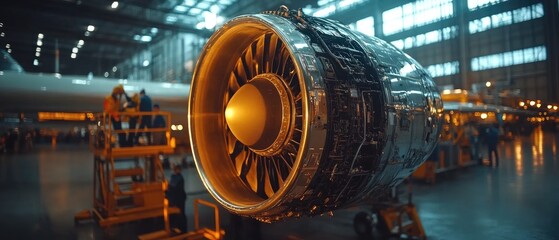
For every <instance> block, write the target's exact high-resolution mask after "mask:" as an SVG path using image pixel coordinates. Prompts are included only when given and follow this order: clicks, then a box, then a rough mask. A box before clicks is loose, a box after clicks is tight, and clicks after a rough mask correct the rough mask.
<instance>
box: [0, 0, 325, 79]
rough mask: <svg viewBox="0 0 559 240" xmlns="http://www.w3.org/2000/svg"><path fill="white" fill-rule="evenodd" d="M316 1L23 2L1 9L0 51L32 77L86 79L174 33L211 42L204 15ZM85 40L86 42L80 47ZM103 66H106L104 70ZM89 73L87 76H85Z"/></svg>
mask: <svg viewBox="0 0 559 240" xmlns="http://www.w3.org/2000/svg"><path fill="white" fill-rule="evenodd" d="M282 4H285V5H288V6H290V8H299V7H304V6H307V5H316V0H303V1H296V0H276V1H258V0H221V1H217V0H119V1H114V0H18V1H8V2H5V3H3V4H2V5H3V7H2V8H0V23H1V25H0V26H1V27H0V33H3V34H2V35H0V44H1V45H0V48H1V49H4V50H8V49H9V51H10V52H11V55H12V56H13V57H14V59H16V60H17V61H18V62H19V63H20V64H21V65H22V67H23V68H24V69H25V70H26V71H29V72H45V73H52V72H54V71H55V56H56V54H57V51H56V50H55V49H57V47H56V46H58V54H59V59H60V60H59V63H60V65H59V66H60V72H61V73H64V74H84V73H86V72H87V71H90V70H91V68H92V67H91V66H99V67H100V66H102V65H105V66H106V65H111V64H114V65H116V64H117V63H120V62H122V61H123V60H124V59H127V58H128V57H130V56H131V55H133V54H134V53H136V52H139V51H141V50H142V49H145V48H146V47H148V46H149V45H150V44H153V43H154V42H157V41H158V40H160V39H162V38H164V37H165V36H168V35H170V34H172V33H194V34H198V35H201V36H210V35H211V33H212V31H213V29H210V30H208V29H206V28H205V26H203V24H202V25H200V24H201V23H203V22H204V14H205V13H209V12H213V13H217V15H218V16H219V17H220V18H222V20H227V19H229V18H231V17H234V16H237V15H240V14H245V13H256V12H260V11H263V10H270V9H275V8H277V7H278V6H280V5H282ZM80 40H81V41H80ZM101 63H102V64H101ZM86 68H87V70H86Z"/></svg>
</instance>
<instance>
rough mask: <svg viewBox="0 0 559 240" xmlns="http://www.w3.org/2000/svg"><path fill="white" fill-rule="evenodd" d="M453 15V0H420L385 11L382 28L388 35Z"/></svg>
mask: <svg viewBox="0 0 559 240" xmlns="http://www.w3.org/2000/svg"><path fill="white" fill-rule="evenodd" d="M453 15H454V9H453V6H452V0H420V1H416V2H412V3H408V4H404V5H402V6H399V7H395V8H392V9H390V10H386V11H384V12H383V13H382V21H383V24H382V30H383V32H384V35H385V36H388V35H392V34H394V33H398V32H402V31H404V30H408V29H412V28H414V27H419V26H423V25H426V24H429V23H433V22H437V21H440V20H442V19H446V18H450V17H452V16H453Z"/></svg>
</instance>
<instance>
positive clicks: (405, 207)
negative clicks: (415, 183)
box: [353, 182, 427, 239]
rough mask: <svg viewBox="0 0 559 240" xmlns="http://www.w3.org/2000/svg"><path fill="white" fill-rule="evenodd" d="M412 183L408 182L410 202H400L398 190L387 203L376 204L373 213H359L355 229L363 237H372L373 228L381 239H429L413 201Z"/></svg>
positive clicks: (394, 191) (394, 189) (354, 224)
mask: <svg viewBox="0 0 559 240" xmlns="http://www.w3.org/2000/svg"><path fill="white" fill-rule="evenodd" d="M410 184H411V183H409V182H408V194H409V195H408V202H407V203H403V202H400V201H399V200H398V195H397V193H396V191H397V190H396V188H393V190H392V194H391V195H392V196H390V197H388V198H387V200H386V201H383V202H376V203H375V204H373V206H372V210H371V212H359V213H358V214H357V215H355V217H354V219H353V228H354V230H355V232H356V233H357V234H358V235H359V236H361V237H372V236H373V235H372V233H373V227H375V228H376V229H377V233H378V234H379V235H381V236H380V237H381V238H380V239H388V238H389V237H398V238H400V237H403V236H405V237H407V238H408V239H427V236H426V235H425V231H424V230H423V225H422V224H421V219H419V215H418V213H417V209H416V208H415V205H414V204H413V203H412V201H411V185H410Z"/></svg>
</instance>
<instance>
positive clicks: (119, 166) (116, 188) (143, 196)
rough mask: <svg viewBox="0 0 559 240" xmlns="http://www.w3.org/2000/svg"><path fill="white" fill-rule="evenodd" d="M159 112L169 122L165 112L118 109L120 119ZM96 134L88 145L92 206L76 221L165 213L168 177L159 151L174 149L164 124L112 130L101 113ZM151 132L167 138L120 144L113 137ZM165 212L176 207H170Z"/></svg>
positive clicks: (118, 219) (102, 221)
mask: <svg viewBox="0 0 559 240" xmlns="http://www.w3.org/2000/svg"><path fill="white" fill-rule="evenodd" d="M154 114H158V115H162V116H164V118H165V119H166V121H167V125H166V126H169V125H170V121H171V120H170V119H171V116H170V114H169V113H167V112H157V113H154V112H141V113H133V114H132V113H124V112H123V113H120V115H121V119H129V118H130V117H136V118H138V119H141V116H144V115H154ZM100 118H101V119H100V121H99V126H98V130H97V131H96V134H93V135H92V136H91V140H90V149H91V151H92V152H93V154H94V161H93V164H94V167H93V169H94V181H93V209H92V210H84V211H82V212H80V213H78V214H76V216H75V221H79V220H83V219H90V218H94V219H95V220H97V222H98V223H99V225H100V226H101V227H107V226H110V225H114V224H119V223H124V222H130V221H135V220H140V219H145V218H153V217H161V216H163V215H164V213H163V209H164V208H165V190H166V189H167V180H166V179H165V174H164V171H163V167H162V164H161V161H160V160H159V155H160V154H171V153H173V152H174V149H173V147H172V146H171V145H170V142H171V141H169V140H170V139H169V136H170V130H169V127H167V128H150V129H122V130H114V129H113V128H112V122H111V121H112V120H111V118H110V117H109V116H108V114H105V113H104V114H102V115H101V114H100ZM147 132H151V133H152V135H154V134H160V135H161V136H163V137H165V138H166V139H167V141H166V143H165V144H162V145H137V146H127V147H120V146H118V145H116V141H115V143H113V141H112V139H116V137H115V136H118V135H119V134H125V135H128V134H135V135H141V134H144V133H147ZM167 210H168V214H177V213H179V209H178V208H176V207H169V208H168V209H167Z"/></svg>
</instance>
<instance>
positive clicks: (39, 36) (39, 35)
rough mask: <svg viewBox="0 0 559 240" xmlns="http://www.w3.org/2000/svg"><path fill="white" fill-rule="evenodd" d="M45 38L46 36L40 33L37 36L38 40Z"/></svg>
mask: <svg viewBox="0 0 559 240" xmlns="http://www.w3.org/2000/svg"><path fill="white" fill-rule="evenodd" d="M44 36H45V35H43V34H42V33H39V34H38V35H37V38H39V39H43V37H44Z"/></svg>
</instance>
